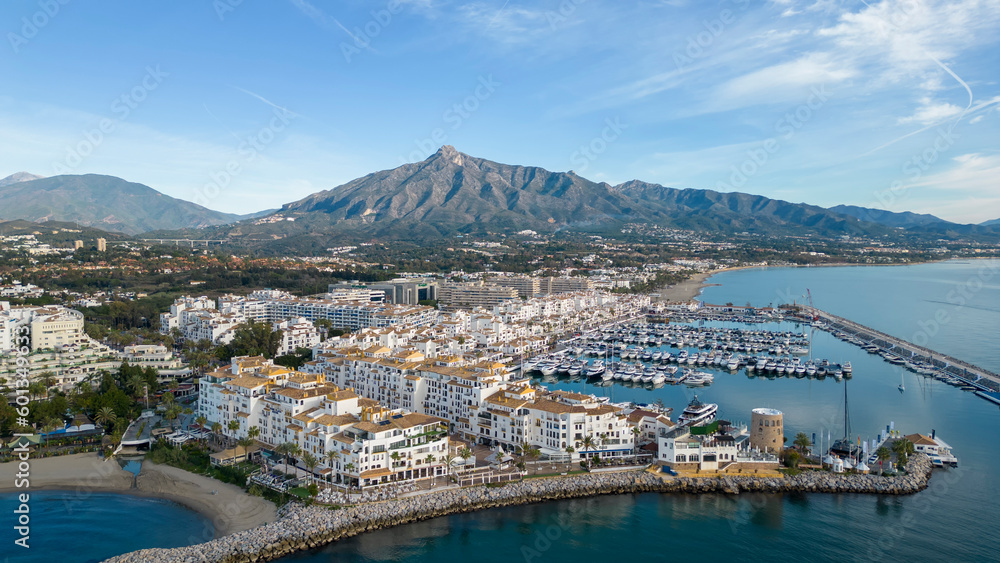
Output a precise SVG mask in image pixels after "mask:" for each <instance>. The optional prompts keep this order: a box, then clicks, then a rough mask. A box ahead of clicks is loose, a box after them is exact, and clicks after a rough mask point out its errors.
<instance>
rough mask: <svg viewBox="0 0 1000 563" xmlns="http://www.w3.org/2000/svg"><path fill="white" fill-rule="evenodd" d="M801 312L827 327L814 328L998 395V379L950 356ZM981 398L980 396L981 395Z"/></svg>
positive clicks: (811, 310)
mask: <svg viewBox="0 0 1000 563" xmlns="http://www.w3.org/2000/svg"><path fill="white" fill-rule="evenodd" d="M802 310H803V311H804V312H805V313H806V314H809V315H811V316H813V317H818V318H819V320H821V321H823V322H824V323H825V325H826V326H824V327H817V328H823V329H824V330H829V331H841V332H844V333H847V334H849V335H852V336H854V337H855V338H857V339H859V340H861V341H864V342H869V343H871V344H874V345H876V346H878V347H879V348H883V349H888V350H889V351H891V352H893V353H895V354H897V355H899V356H901V357H903V358H905V359H908V358H909V357H913V358H914V359H919V360H921V361H924V362H926V363H928V364H931V365H934V366H935V367H937V368H938V369H940V370H941V371H942V372H944V373H946V374H947V375H949V376H951V377H954V378H956V379H959V380H961V381H964V382H966V383H968V384H969V385H971V386H973V387H976V388H977V389H979V391H985V392H994V393H995V392H998V391H1000V375H998V374H996V373H993V372H992V371H989V370H987V369H984V368H981V367H979V366H975V365H972V364H970V363H968V362H965V361H962V360H959V359H958V358H953V357H951V356H948V355H945V354H942V353H940V352H935V351H934V350H931V349H929V348H925V347H923V346H918V345H916V344H913V343H912V342H907V341H906V340H903V339H902V338H897V337H895V336H891V335H888V334H886V333H884V332H881V331H878V330H875V329H873V328H870V327H867V326H865V325H863V324H860V323H856V322H854V321H851V320H848V319H845V318H843V317H838V316H837V315H834V314H832V313H827V312H826V311H822V310H820V309H816V308H814V307H803V308H802ZM980 396H982V395H980Z"/></svg>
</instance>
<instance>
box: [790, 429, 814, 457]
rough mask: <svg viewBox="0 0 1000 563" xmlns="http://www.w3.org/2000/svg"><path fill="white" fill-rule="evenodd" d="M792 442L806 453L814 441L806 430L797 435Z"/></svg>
mask: <svg viewBox="0 0 1000 563" xmlns="http://www.w3.org/2000/svg"><path fill="white" fill-rule="evenodd" d="M792 444H793V445H794V446H795V447H796V448H798V450H799V451H800V452H802V453H806V452H807V451H808V450H809V447H810V446H812V441H811V440H809V436H807V435H806V433H805V432H799V433H798V434H796V435H795V441H794V442H792Z"/></svg>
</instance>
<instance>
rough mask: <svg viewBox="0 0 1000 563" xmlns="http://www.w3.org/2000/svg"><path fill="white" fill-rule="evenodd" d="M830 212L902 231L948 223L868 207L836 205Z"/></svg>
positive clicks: (934, 218) (938, 218)
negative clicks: (898, 228)
mask: <svg viewBox="0 0 1000 563" xmlns="http://www.w3.org/2000/svg"><path fill="white" fill-rule="evenodd" d="M830 211H833V212H834V213H840V214H841V215H847V216H850V217H854V218H856V219H860V220H862V221H869V222H872V223H878V224H879V225H885V226H886V227H903V228H904V229H905V228H909V227H922V226H925V225H930V224H932V223H949V222H950V221H945V220H944V219H941V218H940V217H935V216H934V215H928V214H919V213H911V212H909V211H903V212H901V213H896V212H893V211H887V210H885V209H872V208H870V207H858V206H856V205H838V206H836V207H831V208H830Z"/></svg>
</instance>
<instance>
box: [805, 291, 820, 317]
mask: <svg viewBox="0 0 1000 563" xmlns="http://www.w3.org/2000/svg"><path fill="white" fill-rule="evenodd" d="M806 297H807V298H808V299H809V308H810V309H812V320H814V321H818V320H819V315H818V314H817V313H816V305H814V304H813V294H812V292H811V291H809V288H806Z"/></svg>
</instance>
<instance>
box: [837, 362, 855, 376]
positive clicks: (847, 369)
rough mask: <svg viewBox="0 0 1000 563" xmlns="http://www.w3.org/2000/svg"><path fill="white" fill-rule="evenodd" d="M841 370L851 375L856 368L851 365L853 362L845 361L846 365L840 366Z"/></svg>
mask: <svg viewBox="0 0 1000 563" xmlns="http://www.w3.org/2000/svg"><path fill="white" fill-rule="evenodd" d="M840 370H841V371H842V372H843V373H844V375H850V374H851V372H853V371H854V368H852V367H851V362H844V365H842V366H840Z"/></svg>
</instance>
